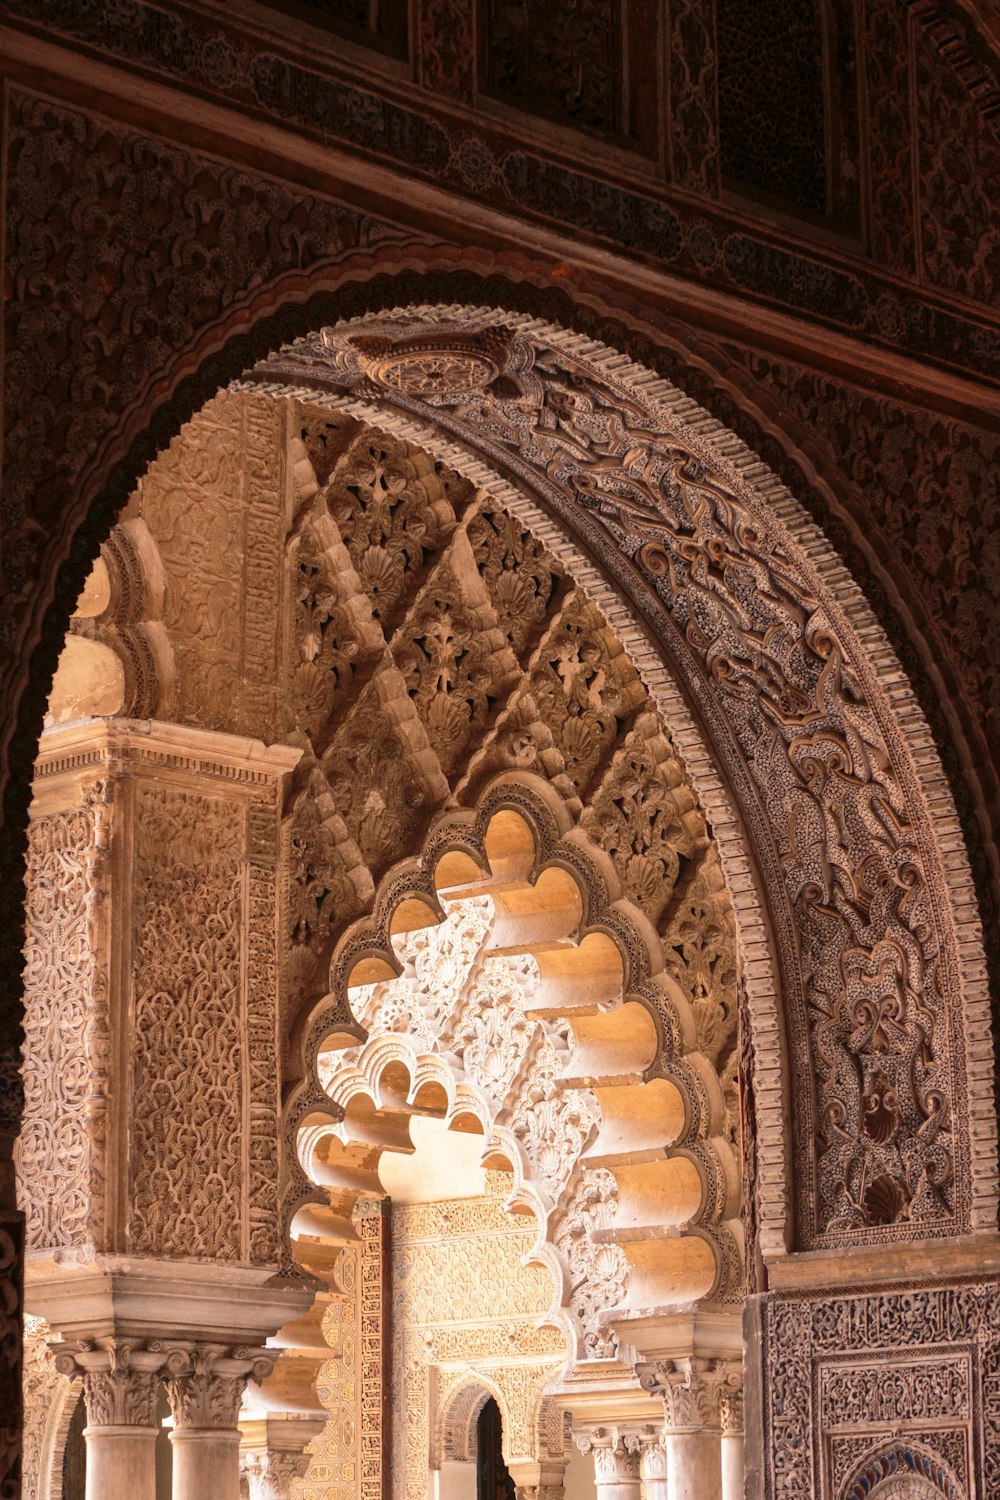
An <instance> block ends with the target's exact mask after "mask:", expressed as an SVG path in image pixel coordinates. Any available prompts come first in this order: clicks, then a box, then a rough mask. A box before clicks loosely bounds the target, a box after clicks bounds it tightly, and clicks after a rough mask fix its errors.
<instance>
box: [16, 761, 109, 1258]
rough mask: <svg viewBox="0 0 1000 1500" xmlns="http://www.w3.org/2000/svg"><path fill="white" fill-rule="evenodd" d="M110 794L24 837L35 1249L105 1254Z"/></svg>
mask: <svg viewBox="0 0 1000 1500" xmlns="http://www.w3.org/2000/svg"><path fill="white" fill-rule="evenodd" d="M111 796H112V794H111V788H110V785H109V783H108V782H107V781H105V780H95V781H94V782H93V783H92V784H91V785H90V786H89V788H87V790H86V793H85V796H84V799H83V805H81V806H79V807H76V808H72V809H70V810H67V811H62V812H52V813H50V814H49V815H48V816H44V817H40V818H37V819H35V820H34V821H33V822H32V824H31V827H30V831H29V839H30V842H29V853H28V914H27V915H28V929H27V941H26V965H25V976H24V983H25V991H26V994H27V996H28V1001H29V1003H28V1006H27V1010H26V1016H25V1045H24V1069H23V1077H24V1094H25V1108H24V1124H23V1127H22V1130H21V1135H20V1138H19V1140H18V1142H17V1145H16V1148H15V1161H16V1164H17V1169H18V1173H19V1177H20V1182H21V1202H22V1203H23V1205H24V1209H25V1214H26V1221H27V1222H26V1232H27V1237H28V1243H29V1244H31V1245H35V1246H43V1245H59V1244H62V1245H73V1244H75V1245H81V1246H83V1245H87V1244H94V1245H98V1246H102V1245H103V1242H104V1233H105V1224H104V1198H105V1173H106V1167H105V1143H106V1130H107V1073H108V1067H109V1048H110V1031H109V1018H108V991H107V977H106V974H105V973H104V971H103V966H102V962H101V960H102V955H103V953H104V947H105V944H106V941H107V931H106V927H107V909H106V904H105V902H106V897H107V890H108V878H109V872H108V856H109V840H110V828H111V813H112V807H111Z"/></svg>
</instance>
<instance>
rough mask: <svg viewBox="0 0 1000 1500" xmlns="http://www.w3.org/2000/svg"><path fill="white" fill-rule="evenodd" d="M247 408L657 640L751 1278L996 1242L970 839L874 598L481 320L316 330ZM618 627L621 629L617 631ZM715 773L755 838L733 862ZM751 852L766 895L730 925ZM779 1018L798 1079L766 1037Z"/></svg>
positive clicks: (523, 328) (600, 392)
mask: <svg viewBox="0 0 1000 1500" xmlns="http://www.w3.org/2000/svg"><path fill="white" fill-rule="evenodd" d="M246 388H247V389H256V390H259V391H265V392H268V393H271V394H285V395H289V394H297V395H299V396H300V397H303V398H307V399H309V400H312V401H317V400H319V401H322V402H324V403H327V404H329V405H330V406H332V407H337V408H340V409H343V410H346V411H356V412H358V413H359V414H362V413H363V414H365V415H369V416H377V420H378V422H379V423H380V425H382V426H383V427H385V428H386V429H387V430H389V431H393V432H395V433H397V434H399V435H401V436H403V435H406V436H409V437H411V438H415V439H419V440H420V441H422V442H424V443H426V444H427V446H428V447H429V449H430V451H432V452H434V453H436V454H439V455H440V456H441V457H442V458H446V459H447V461H448V462H450V463H453V464H454V465H455V467H456V469H457V470H458V472H461V473H463V474H465V475H466V476H467V477H469V478H471V479H473V480H474V481H475V482H476V483H478V484H481V485H482V486H483V488H484V489H486V491H487V492H488V493H491V494H493V495H496V496H498V497H500V496H502V497H503V499H504V501H505V502H506V503H508V504H509V505H510V506H511V508H512V509H513V510H514V512H515V513H516V514H519V515H521V516H524V517H525V518H527V517H528V516H529V515H530V516H531V518H532V519H533V520H534V522H535V524H536V525H537V526H538V528H539V533H540V534H541V535H542V536H546V537H547V536H551V539H552V543H553V549H554V550H558V549H559V547H560V540H561V537H564V536H565V531H564V530H560V529H557V530H555V531H554V532H553V531H552V522H553V520H557V521H558V523H561V527H562V528H565V527H569V528H570V529H571V531H572V532H573V533H575V534H576V535H577V536H579V537H580V538H581V539H582V540H583V541H584V542H585V544H586V545H587V546H588V548H589V549H590V551H591V552H592V554H593V555H595V556H596V558H597V559H598V560H599V563H600V565H601V567H602V569H603V570H604V571H605V573H606V574H607V575H609V576H610V578H611V579H613V580H614V582H615V583H616V584H618V585H619V587H621V588H622V589H624V591H625V592H626V594H627V595H628V596H630V597H633V598H635V599H636V601H637V604H638V607H639V609H640V611H641V613H642V615H643V617H644V619H645V620H646V621H648V622H650V624H652V626H653V628H654V631H655V635H656V639H657V641H658V644H659V647H660V650H661V651H662V652H663V653H665V655H666V657H667V659H668V660H669V662H670V665H671V667H672V668H673V669H674V673H675V674H676V676H675V682H676V681H678V680H679V682H680V683H681V684H682V685H683V688H684V690H685V691H686V693H687V695H688V699H689V702H691V703H693V705H694V706H695V709H696V714H697V718H696V719H692V717H691V714H690V710H688V709H686V708H685V707H683V706H682V702H681V700H680V698H679V696H678V694H677V691H676V687H675V686H674V685H673V684H671V685H670V686H671V687H672V688H673V692H672V694H671V696H672V698H673V703H674V707H675V715H676V721H677V722H678V723H679V724H684V726H685V729H686V730H687V735H688V737H689V739H682V748H683V752H684V754H685V759H686V761H687V763H688V764H689V766H690V767H691V773H692V775H693V777H694V779H695V784H696V786H697V787H698V791H699V794H700V796H701V799H702V801H703V804H704V805H705V806H706V808H707V809H708V810H709V814H710V816H712V818H713V824H714V825H716V826H717V828H718V832H717V837H718V838H719V842H720V851H721V854H722V860H723V867H724V869H726V870H727V874H728V875H729V883H730V887H731V888H732V889H734V890H735V891H736V892H737V899H736V911H737V921H738V922H739V921H740V920H741V918H742V917H743V915H744V912H743V907H744V905H745V906H746V907H747V908H749V910H748V911H747V913H746V915H747V922H748V925H749V923H750V922H752V921H753V909H754V907H756V913H755V914H756V917H757V921H758V922H759V923H760V926H759V928H758V933H757V934H751V933H750V932H748V931H746V930H744V931H743V932H742V933H741V936H742V938H743V944H744V951H745V952H747V953H749V952H750V951H752V954H753V963H754V968H753V970H752V971H751V970H748V971H747V976H748V1003H749V1007H750V1015H751V1018H754V1019H755V1021H756V1035H757V1038H758V1041H757V1045H758V1047H759V1048H762V1049H763V1050H764V1055H763V1056H761V1057H760V1059H759V1061H760V1066H759V1068H758V1076H757V1079H756V1093H757V1118H758V1147H757V1149H758V1153H759V1160H760V1168H759V1191H760V1194H761V1199H760V1205H759V1211H760V1236H761V1248H762V1250H763V1253H764V1254H765V1256H766V1257H767V1256H771V1255H774V1254H780V1253H781V1252H782V1250H783V1249H784V1248H785V1247H786V1245H788V1244H790V1243H792V1242H794V1243H795V1244H796V1245H797V1246H798V1247H800V1248H821V1247H823V1246H824V1245H827V1246H833V1245H840V1244H857V1245H866V1244H869V1245H875V1244H879V1243H886V1242H890V1241H891V1240H892V1239H893V1238H896V1237H904V1238H905V1237H911V1236H912V1234H913V1232H914V1226H916V1225H919V1234H920V1235H921V1236H922V1237H924V1236H934V1235H939V1234H954V1233H963V1232H974V1231H975V1230H977V1229H986V1228H987V1227H990V1228H991V1227H992V1226H993V1225H994V1224H995V1221H996V1211H997V1183H996V1171H995V1167H994V1165H993V1157H992V1156H991V1155H990V1154H989V1153H988V1154H987V1156H986V1158H985V1170H983V1165H984V1158H983V1157H982V1156H981V1155H980V1153H979V1150H978V1146H976V1147H974V1146H973V1141H976V1142H977V1143H978V1142H980V1141H986V1140H988V1141H991V1142H992V1141H994V1140H995V1134H996V1125H995V1119H994V1115H993V1108H992V1093H991V1085H990V1080H989V1078H988V1077H987V1075H986V1074H985V1073H984V1071H983V1069H982V1068H981V1066H980V1064H979V1054H980V1052H981V1050H982V1046H983V1045H984V1043H985V1041H986V1038H987V1035H988V1019H987V1002H986V977H985V968H984V964H983V960H982V949H981V933H980V929H979V925H978V919H977V917H976V914H975V907H974V893H973V890H972V885H971V877H970V875H969V872H968V868H967V865H966V863H965V860H964V855H963V853H962V849H961V837H960V833H959V830H958V824H957V819H956V817H955V814H954V810H953V807H952V805H951V799H950V796H949V793H948V791H947V786H946V784H945V781H944V777H943V773H942V771H941V768H940V765H939V763H938V761H937V757H936V755H935V752H934V749H933V745H932V743H931V740H930V736H929V733H928V732H927V730H926V727H925V726H924V725H923V723H922V719H921V716H920V714H919V710H918V708H917V706H916V704H915V702H914V701H913V698H912V695H911V694H910V693H909V691H908V689H907V687H906V683H905V678H904V676H903V674H902V672H901V671H900V669H899V668H898V666H897V665H896V664H895V662H894V661H893V659H892V656H891V652H890V651H889V650H888V648H887V646H886V644H885V642H884V639H883V638H882V636H881V633H880V631H879V630H878V627H877V626H876V624H875V622H874V619H873V618H872V616H871V614H870V612H869V611H868V610H867V608H866V606H865V603H864V600H863V598H862V597H861V596H860V594H859V592H858V591H857V589H856V587H855V586H854V585H853V584H852V583H851V581H850V579H849V578H848V577H847V575H846V574H845V572H844V570H843V568H842V566H841V565H840V564H839V563H838V561H837V559H836V557H835V555H834V554H833V552H832V549H830V548H829V547H828V546H827V544H825V543H824V541H823V539H822V537H821V536H820V534H819V533H818V532H817V531H816V529H815V527H813V526H812V525H811V523H810V522H809V521H808V520H807V518H806V517H805V516H804V514H803V513H802V512H801V510H800V509H799V507H798V506H797V505H796V504H795V502H794V501H793V500H792V499H791V497H790V496H789V495H788V494H787V492H786V491H784V489H783V488H782V486H781V485H780V484H779V483H778V482H777V481H776V480H775V479H774V477H773V475H770V474H769V473H768V472H767V470H766V469H764V467H763V465H761V464H760V463H759V461H758V460H757V459H756V458H755V456H754V455H753V454H751V453H749V452H748V451H747V450H746V449H745V448H744V447H743V445H742V443H740V442H739V440H738V439H736V438H734V437H733V436H732V435H731V434H728V433H726V432H725V430H724V429H722V428H721V427H720V426H719V424H718V423H717V422H715V421H713V420H712V419H711V418H709V417H707V416H706V414H705V413H704V412H703V411H701V410H700V408H698V407H697V406H696V405H695V403H693V402H691V401H690V400H689V399H687V398H686V397H684V396H683V395H682V394H681V393H680V392H678V391H676V390H674V389H672V388H671V387H670V386H669V385H667V383H666V382H663V381H659V380H657V379H656V378H655V377H654V376H652V375H651V374H650V373H649V372H648V371H643V370H642V369H641V368H638V367H636V366H633V365H631V364H630V362H629V361H628V360H627V359H626V358H624V357H623V356H621V355H618V354H616V353H615V352H614V351H612V350H609V349H606V348H603V347H602V346H600V345H596V344H594V343H592V342H591V341H589V340H586V339H583V338H581V337H579V336H576V335H570V334H566V333H564V332H562V331H561V330H559V329H556V328H552V327H551V326H549V325H546V324H543V323H541V322H539V321H538V320H533V319H528V318H518V317H513V318H512V317H509V316H507V315H506V314H504V313H503V312H500V311H495V310H489V309H470V308H424V309H420V308H417V309H405V310H400V311H399V312H398V313H396V314H389V315H387V316H374V317H371V318H368V319H362V320H359V321H358V323H357V324H355V325H344V326H339V327H337V328H334V329H330V330H326V331H324V332H322V333H318V334H316V335H314V336H312V337H311V338H307V339H305V340H302V341H300V342H299V343H298V344H296V345H293V346H291V347H290V348H289V349H287V350H285V351H281V352H279V353H278V354H277V355H275V356H273V357H272V358H271V359H269V360H267V361H264V362H262V363H261V364H260V365H258V366H256V367H255V370H254V372H253V376H252V379H251V380H250V381H249V382H247V385H246ZM532 502H534V504H533V503H532ZM536 507H537V508H536ZM546 511H547V512H548V516H549V517H550V518H551V519H550V520H549V523H548V528H546V520H545V515H546ZM561 545H562V548H563V550H564V551H565V550H566V547H567V543H566V542H565V541H564V540H563V541H562V542H561ZM577 567H578V569H579V564H578V565H577ZM592 576H593V577H594V586H595V587H596V589H597V590H598V592H599V593H600V592H601V591H602V590H606V585H605V584H603V581H602V580H600V575H596V576H594V575H592ZM609 619H610V620H611V622H612V623H613V624H614V625H615V626H616V627H618V626H619V618H618V616H617V615H616V614H615V612H614V609H613V608H612V609H610V610H609ZM622 634H623V639H624V640H625V642H626V645H627V646H629V645H631V644H632V642H631V640H630V638H629V633H628V630H627V628H626V629H624V630H623V632H622ZM636 644H637V646H638V649H639V651H641V650H642V644H641V636H639V635H638V633H637V639H636ZM668 692H670V688H668ZM685 721H686V723H685ZM673 723H674V716H672V726H673ZM699 731H701V733H699ZM706 734H707V738H708V743H709V744H710V745H711V754H710V755H709V754H706V748H705V738H704V736H705V735H706ZM712 762H714V763H715V765H717V766H718V767H719V768H720V769H721V770H723V771H724V773H725V775H726V777H727V779H728V780H729V782H730V784H731V786H732V789H733V795H734V797H735V804H736V809H737V810H738V814H739V817H740V819H741V821H742V829H741V830H740V831H739V832H738V833H737V832H736V830H735V829H734V830H733V837H732V839H731V841H730V840H729V838H728V834H729V831H730V830H729V827H727V824H726V820H725V815H724V814H723V816H722V817H718V816H716V808H715V805H714V803H715V802H716V801H717V800H718V797H719V793H718V787H719V784H720V778H719V771H718V770H716V769H715V765H712ZM706 763H708V764H706ZM709 767H711V769H709ZM703 768H705V769H706V771H707V774H706V776H705V778H704V782H702V780H701V777H700V773H701V772H702V769H703ZM713 781H714V785H713V784H712V783H713ZM931 806H933V809H934V817H933V826H932V823H931V819H930V816H929V808H930V807H931ZM719 811H720V812H721V811H722V809H721V808H720V809H719ZM748 854H749V855H750V857H751V859H752V861H753V864H754V865H755V866H756V870H757V876H758V880H759V886H758V893H757V896H756V901H755V900H754V898H753V897H751V898H750V899H749V900H748V901H746V902H745V903H744V902H743V901H742V900H741V895H742V892H743V891H744V890H746V889H747V881H746V879H745V877H744V870H743V869H742V868H740V863H741V861H742V862H744V867H745V862H746V861H747V857H748ZM727 860H731V863H727ZM751 888H752V887H751ZM761 892H763V893H766V896H765V900H766V906H767V915H768V921H769V924H770V927H771V933H770V937H771V938H772V940H773V942H774V945H775V949H776V958H777V973H775V971H774V970H771V971H770V972H769V973H768V972H767V969H768V947H769V944H768V942H767V939H766V937H765V933H764V924H763V922H762V920H761V911H762V907H763V902H762V900H761ZM748 944H749V947H748ZM779 976H780V977H779ZM779 986H780V995H781V999H780V1006H779V1002H778V999H777V992H778V988H779ZM959 994H960V995H961V997H962V999H961V1004H960V1005H958V1004H957V1003H956V998H955V997H957V996H958V995H959ZM873 995H874V996H875V998H874V1000H873V999H872V997H873ZM842 1002H843V1003H842ZM779 1011H780V1014H781V1016H782V1018H783V1020H784V1024H785V1026H786V1027H787V1031H788V1037H789V1046H790V1059H789V1062H788V1064H787V1065H785V1064H784V1062H783V1059H782V1058H781V1056H780V1052H779V1051H778V1050H777V1048H776V1047H775V1046H774V1045H773V1043H772V1041H771V1040H765V1039H776V1035H777V1032H778V1029H779V1028H778V1025H777V1017H778V1014H779ZM834 1012H836V1014H834ZM918 1055H919V1057H920V1063H919V1065H918V1067H919V1070H921V1071H922V1081H921V1082H920V1083H919V1084H915V1083H914V1081H913V1080H914V1078H915V1076H916V1075H914V1073H913V1068H914V1065H915V1061H916V1059H917V1057H918ZM772 1087H774V1088H776V1090H777V1092H775V1093H774V1095H773V1096H769V1094H768V1090H769V1089H771V1088H772ZM782 1087H784V1088H786V1089H787V1090H788V1096H789V1101H790V1103H791V1111H792V1118H793V1122H794V1131H795V1134H796V1138H797V1140H798V1141H799V1142H802V1141H804V1140H806V1139H808V1140H809V1141H810V1142H811V1145H810V1149H809V1152H808V1153H805V1152H802V1151H801V1150H800V1151H799V1152H798V1153H797V1160H796V1172H795V1174H794V1175H795V1209H796V1230H795V1232H794V1234H792V1233H791V1232H790V1230H789V1227H788V1223H787V1207H788V1205H787V1203H786V1201H785V1194H786V1191H787V1188H788V1185H789V1178H790V1176H791V1175H792V1174H791V1173H790V1171H789V1163H788V1159H787V1142H786V1141H785V1140H783V1139H782V1134H781V1131H780V1129H779V1128H776V1127H777V1122H776V1121H775V1119H774V1116H775V1115H778V1116H779V1117H780V1114H781V1112H782V1107H783V1105H782V1094H781V1089H782ZM946 1099H947V1100H948V1101H950V1102H949V1103H948V1104H947V1105H945V1103H944V1101H945V1100H946ZM890 1142H891V1143H892V1144H891V1146H889V1143H890ZM804 1158H805V1159H804Z"/></svg>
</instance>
